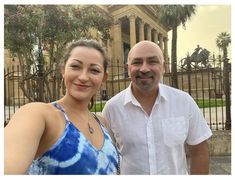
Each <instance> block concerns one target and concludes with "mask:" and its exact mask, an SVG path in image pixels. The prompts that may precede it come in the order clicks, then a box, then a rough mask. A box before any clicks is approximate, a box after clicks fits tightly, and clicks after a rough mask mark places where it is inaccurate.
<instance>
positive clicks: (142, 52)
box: [128, 40, 164, 64]
mask: <svg viewBox="0 0 235 179" xmlns="http://www.w3.org/2000/svg"><path fill="white" fill-rule="evenodd" d="M148 56H158V58H159V59H160V60H161V62H162V63H164V58H163V53H162V50H161V49H160V47H159V46H158V45H157V44H156V43H154V42H152V41H147V40H144V41H140V42H138V43H137V44H135V45H134V46H133V47H132V48H131V50H130V52H129V54H128V64H130V61H131V60H132V59H133V58H142V57H148Z"/></svg>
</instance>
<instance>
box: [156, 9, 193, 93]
mask: <svg viewBox="0 0 235 179" xmlns="http://www.w3.org/2000/svg"><path fill="white" fill-rule="evenodd" d="M155 9H156V14H157V16H158V17H159V19H160V22H161V23H162V24H163V25H165V26H166V27H168V28H170V29H172V43H171V73H172V86H174V87H176V88H178V77H177V27H178V26H179V25H181V24H182V25H183V27H184V28H185V23H186V21H187V20H189V19H190V18H191V16H192V15H193V14H195V11H196V5H161V6H155Z"/></svg>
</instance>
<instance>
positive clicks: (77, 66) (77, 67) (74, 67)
mask: <svg viewBox="0 0 235 179" xmlns="http://www.w3.org/2000/svg"><path fill="white" fill-rule="evenodd" d="M70 67H71V68H72V69H79V68H80V66H79V65H71V66H70Z"/></svg>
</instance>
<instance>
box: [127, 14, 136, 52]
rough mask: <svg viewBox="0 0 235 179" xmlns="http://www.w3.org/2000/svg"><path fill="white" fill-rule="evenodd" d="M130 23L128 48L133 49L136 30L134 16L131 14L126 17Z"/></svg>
mask: <svg viewBox="0 0 235 179" xmlns="http://www.w3.org/2000/svg"><path fill="white" fill-rule="evenodd" d="M128 18H129V23H130V46H131V47H133V46H134V45H135V44H136V29H135V19H136V16H135V15H133V14H131V15H129V16H128Z"/></svg>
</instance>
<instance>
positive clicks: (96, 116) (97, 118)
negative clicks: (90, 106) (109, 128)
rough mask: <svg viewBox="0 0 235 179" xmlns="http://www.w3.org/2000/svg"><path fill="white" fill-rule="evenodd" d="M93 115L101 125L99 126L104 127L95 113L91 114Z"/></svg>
mask: <svg viewBox="0 0 235 179" xmlns="http://www.w3.org/2000/svg"><path fill="white" fill-rule="evenodd" d="M91 114H92V115H93V117H94V118H95V120H96V121H97V122H98V123H99V125H102V126H104V124H102V123H101V122H100V120H99V118H98V117H97V116H96V115H95V114H94V113H91Z"/></svg>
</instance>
